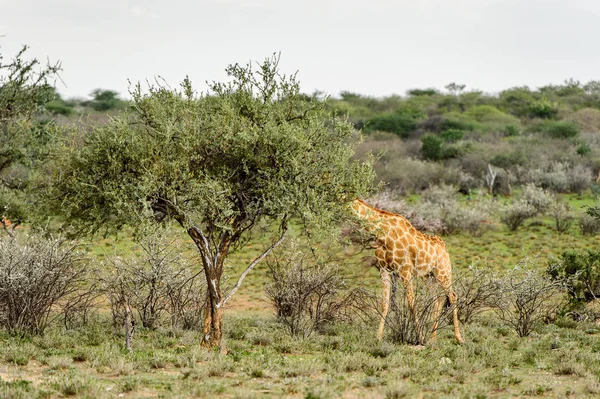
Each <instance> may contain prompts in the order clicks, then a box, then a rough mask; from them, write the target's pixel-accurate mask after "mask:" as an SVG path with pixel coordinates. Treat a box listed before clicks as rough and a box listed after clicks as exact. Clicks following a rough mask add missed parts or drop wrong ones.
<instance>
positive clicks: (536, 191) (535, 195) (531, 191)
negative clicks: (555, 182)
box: [521, 183, 554, 214]
mask: <svg viewBox="0 0 600 399" xmlns="http://www.w3.org/2000/svg"><path fill="white" fill-rule="evenodd" d="M521 199H522V200H523V201H525V202H526V203H528V204H529V205H531V206H532V207H533V208H534V209H535V212H536V214H540V213H544V212H545V211H546V210H547V209H548V208H549V207H550V205H552V203H553V202H554V196H552V194H550V193H549V192H548V191H546V190H544V189H543V188H541V187H537V186H536V185H535V184H532V183H528V184H526V185H525V187H523V191H522V192H521Z"/></svg>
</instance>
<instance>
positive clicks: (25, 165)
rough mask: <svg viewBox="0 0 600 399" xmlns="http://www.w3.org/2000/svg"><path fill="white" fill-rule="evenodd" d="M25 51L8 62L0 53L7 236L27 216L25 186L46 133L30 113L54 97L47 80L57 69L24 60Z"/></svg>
mask: <svg viewBox="0 0 600 399" xmlns="http://www.w3.org/2000/svg"><path fill="white" fill-rule="evenodd" d="M26 51H27V46H24V47H23V48H22V49H21V51H19V53H17V55H16V56H15V57H14V58H13V59H12V60H11V61H10V62H9V63H4V62H3V57H2V54H1V53H0V221H1V222H2V225H3V227H4V229H5V230H6V231H7V232H8V233H9V234H10V235H13V229H14V228H15V227H16V226H18V225H19V224H20V223H21V222H23V221H24V220H26V219H27V218H28V217H29V215H30V211H31V209H29V207H28V196H27V195H26V190H25V189H26V188H27V182H28V180H29V174H30V170H31V167H32V166H34V165H35V163H36V161H38V160H39V159H41V158H42V157H43V155H45V150H44V145H45V144H46V143H47V141H48V132H49V129H48V127H49V126H48V125H47V124H40V123H39V122H37V121H35V118H34V116H35V115H36V114H37V113H39V112H41V111H42V110H43V108H44V104H46V103H47V102H49V101H51V100H53V99H54V97H55V96H56V92H55V91H54V88H53V86H52V84H51V83H52V82H51V80H52V79H54V78H56V76H57V73H58V72H59V71H60V63H56V64H53V65H50V64H48V65H46V66H45V67H42V66H41V65H40V62H39V61H38V60H37V59H35V58H34V59H31V60H26V59H25V52H26ZM9 219H10V220H11V221H12V223H11V224H10V226H11V228H10V229H9V228H8V227H9V224H8V222H7V220H9Z"/></svg>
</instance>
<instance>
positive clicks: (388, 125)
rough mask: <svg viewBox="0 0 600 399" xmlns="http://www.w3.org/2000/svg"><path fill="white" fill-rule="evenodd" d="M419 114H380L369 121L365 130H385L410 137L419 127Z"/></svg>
mask: <svg viewBox="0 0 600 399" xmlns="http://www.w3.org/2000/svg"><path fill="white" fill-rule="evenodd" d="M417 117H418V116H417V115H415V114H414V113H412V112H395V113H393V114H385V115H379V116H376V117H374V118H371V119H369V120H368V121H367V124H366V126H365V131H367V132H372V131H377V130H379V131H383V132H390V133H394V134H397V135H398V136H400V137H403V138H406V137H408V136H409V135H410V134H411V133H412V132H413V131H414V130H415V129H416V128H417Z"/></svg>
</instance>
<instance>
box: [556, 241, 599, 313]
mask: <svg viewBox="0 0 600 399" xmlns="http://www.w3.org/2000/svg"><path fill="white" fill-rule="evenodd" d="M546 272H547V273H548V274H549V275H550V276H551V277H552V278H553V279H558V280H564V281H566V287H567V292H568V294H569V298H570V300H571V302H573V303H574V304H577V303H580V302H589V301H592V300H594V299H596V298H598V296H600V252H599V251H595V250H591V249H589V250H587V251H585V252H577V251H565V252H563V253H562V255H560V257H559V258H558V260H555V261H551V262H549V264H548V269H547V270H546Z"/></svg>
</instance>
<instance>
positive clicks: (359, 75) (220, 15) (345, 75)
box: [0, 0, 600, 97]
mask: <svg viewBox="0 0 600 399" xmlns="http://www.w3.org/2000/svg"><path fill="white" fill-rule="evenodd" d="M0 35H3V37H0V45H1V46H2V48H1V49H0V51H1V52H2V54H3V55H4V56H5V58H8V57H9V56H12V55H14V54H15V52H16V51H17V50H18V48H19V47H20V46H21V45H22V44H28V45H30V46H31V50H30V52H29V54H30V56H35V57H38V58H43V59H46V58H49V59H50V60H52V61H54V60H61V61H62V63H63V68H64V71H63V72H62V74H61V77H62V79H63V81H64V84H63V83H61V82H58V83H57V87H58V90H59V92H61V93H62V94H64V95H66V96H68V97H71V96H86V95H88V94H89V93H90V92H91V91H92V90H93V89H95V88H104V89H113V90H116V91H118V92H120V93H122V94H123V95H126V93H127V87H128V83H127V81H128V79H129V80H131V81H133V82H137V81H144V80H145V79H153V77H154V76H157V75H160V76H162V77H164V78H165V79H166V80H167V82H169V83H170V84H171V85H177V84H178V82H180V81H181V80H182V79H183V78H184V77H185V75H189V76H190V77H191V78H192V81H193V82H194V85H195V87H196V88H197V89H199V90H204V89H205V88H206V85H205V81H207V80H224V79H225V74H224V68H225V67H226V66H227V65H228V64H231V63H235V62H239V63H246V62H248V61H249V60H259V61H260V60H262V59H264V58H265V57H267V56H269V55H270V54H272V53H273V52H281V54H282V60H281V69H282V71H283V72H285V73H290V72H295V71H296V70H297V71H299V79H300V82H301V86H302V90H303V91H304V92H306V93H311V92H313V91H314V90H317V89H318V90H322V91H325V92H326V93H328V94H331V95H334V96H336V95H338V94H339V92H340V91H342V90H348V91H353V92H358V93H361V94H367V95H373V96H384V95H390V94H404V93H405V92H406V90H407V89H411V88H424V87H435V88H439V89H441V88H443V87H444V86H445V85H447V84H448V83H450V82H457V83H462V84H466V85H467V88H471V89H480V90H483V91H486V92H497V91H500V90H502V89H505V88H508V87H513V86H520V85H529V86H530V87H539V86H542V85H545V84H548V83H553V84H558V83H562V82H563V81H564V79H566V78H571V77H572V78H575V79H578V80H580V81H582V82H587V81H589V80H592V79H597V80H600V47H599V45H598V39H599V38H600V1H598V0H390V1H382V0H370V1H366V0H364V1H355V0H345V1H329V0H320V1H314V0H296V1H285V0H248V1H242V0H214V1H203V0H197V1H194V0H170V1H158V0H154V1H153V0H135V1H134V0H124V1H118V0H0ZM5 61H6V59H5ZM65 85H66V86H65Z"/></svg>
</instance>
